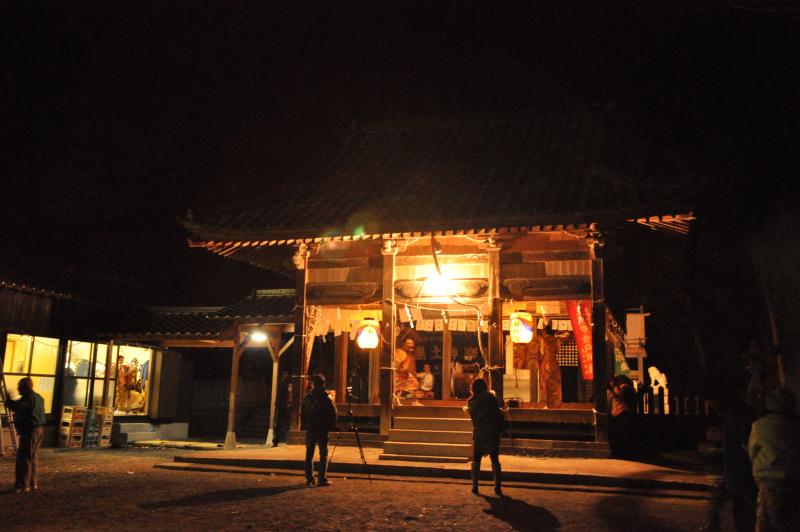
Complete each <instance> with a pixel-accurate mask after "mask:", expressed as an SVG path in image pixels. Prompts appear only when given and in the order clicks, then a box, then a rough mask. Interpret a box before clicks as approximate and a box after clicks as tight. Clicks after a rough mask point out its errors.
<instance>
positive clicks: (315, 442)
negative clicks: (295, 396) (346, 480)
mask: <svg viewBox="0 0 800 532" xmlns="http://www.w3.org/2000/svg"><path fill="white" fill-rule="evenodd" d="M301 420H302V422H303V426H304V428H305V431H306V485H307V486H313V485H314V469H313V460H314V449H315V448H316V447H319V466H318V468H317V485H318V486H327V485H328V484H330V482H329V481H328V478H327V475H326V473H327V469H328V433H329V432H330V431H331V429H333V427H334V425H336V406H335V405H334V404H333V401H331V398H330V396H328V394H327V393H326V392H325V377H323V376H322V375H312V376H311V390H309V392H308V393H307V394H306V396H305V398H304V399H303V405H302V411H301Z"/></svg>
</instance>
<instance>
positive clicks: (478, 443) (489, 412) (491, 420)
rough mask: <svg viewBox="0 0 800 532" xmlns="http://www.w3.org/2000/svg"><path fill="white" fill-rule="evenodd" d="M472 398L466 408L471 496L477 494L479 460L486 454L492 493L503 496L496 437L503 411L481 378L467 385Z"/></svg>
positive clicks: (501, 422)
mask: <svg viewBox="0 0 800 532" xmlns="http://www.w3.org/2000/svg"><path fill="white" fill-rule="evenodd" d="M471 391H472V396H471V397H470V398H469V400H468V401H467V406H466V409H467V411H468V412H469V417H470V419H471V420H472V469H471V477H472V493H474V494H475V495H477V494H478V477H479V476H480V472H481V459H482V458H483V457H484V455H487V454H488V455H489V458H490V459H491V461H492V475H493V476H494V493H495V495H497V496H498V497H502V496H503V490H502V485H501V478H500V474H501V468H500V434H501V433H502V432H503V424H504V420H503V412H502V411H501V410H500V403H499V402H498V400H497V397H495V395H494V394H493V393H491V392H489V387H488V386H487V385H486V381H485V380H483V379H475V380H474V381H472V386H471Z"/></svg>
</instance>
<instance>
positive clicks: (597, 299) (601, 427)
mask: <svg viewBox="0 0 800 532" xmlns="http://www.w3.org/2000/svg"><path fill="white" fill-rule="evenodd" d="M608 358H609V357H608V349H607V346H606V305H605V279H604V271H603V259H602V248H601V247H600V244H599V243H597V242H595V243H593V244H592V372H593V373H594V379H593V381H594V382H593V383H592V388H593V390H594V410H595V412H596V414H595V441H598V442H607V441H608V423H609V418H608V416H609V412H608V405H607V401H606V383H607V382H608V379H609V378H610V375H609V374H608ZM612 360H613V359H612Z"/></svg>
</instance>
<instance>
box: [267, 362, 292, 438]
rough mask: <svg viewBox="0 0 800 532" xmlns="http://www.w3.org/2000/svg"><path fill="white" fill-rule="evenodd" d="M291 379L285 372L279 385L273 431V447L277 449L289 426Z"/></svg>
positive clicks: (282, 373) (284, 371)
mask: <svg viewBox="0 0 800 532" xmlns="http://www.w3.org/2000/svg"><path fill="white" fill-rule="evenodd" d="M290 383H291V378H290V377H289V372H288V371H286V370H283V371H282V372H281V379H280V382H279V383H278V392H277V394H276V396H275V427H274V428H273V431H272V446H273V447H277V446H278V442H280V441H281V440H282V439H283V438H284V435H285V433H286V427H287V426H288V414H289V412H288V405H289V384H290Z"/></svg>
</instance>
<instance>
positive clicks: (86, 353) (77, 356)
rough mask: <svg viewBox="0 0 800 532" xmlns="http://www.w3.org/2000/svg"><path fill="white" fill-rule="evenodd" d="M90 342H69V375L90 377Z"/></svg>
mask: <svg viewBox="0 0 800 532" xmlns="http://www.w3.org/2000/svg"><path fill="white" fill-rule="evenodd" d="M93 345H94V344H91V343H89V342H75V341H70V342H69V352H68V353H67V365H66V370H67V371H66V374H67V376H69V377H88V376H89V369H90V368H91V366H92V347H93Z"/></svg>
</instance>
